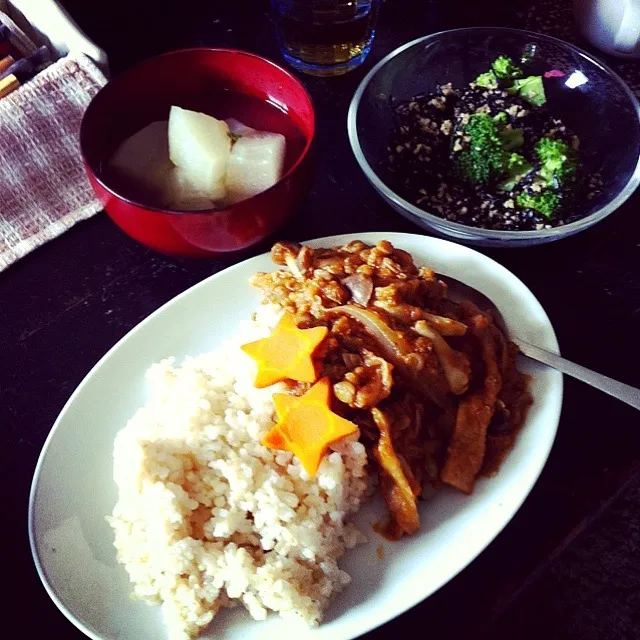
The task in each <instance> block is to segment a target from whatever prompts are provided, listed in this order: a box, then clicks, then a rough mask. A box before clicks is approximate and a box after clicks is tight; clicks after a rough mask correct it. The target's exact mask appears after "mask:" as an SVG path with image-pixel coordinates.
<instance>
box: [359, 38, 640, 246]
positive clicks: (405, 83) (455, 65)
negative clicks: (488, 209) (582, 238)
mask: <svg viewBox="0 0 640 640" xmlns="http://www.w3.org/2000/svg"><path fill="white" fill-rule="evenodd" d="M526 52H529V53H531V52H533V56H534V57H533V65H534V68H535V66H536V62H538V64H539V66H540V67H541V68H543V69H544V70H551V69H559V70H561V71H563V72H564V73H565V74H566V75H565V77H564V78H563V80H564V82H559V83H558V86H559V88H558V89H557V90H554V91H553V92H552V93H550V95H549V96H548V104H549V110H550V112H551V113H552V114H553V115H556V116H558V117H560V118H562V120H563V121H564V122H565V124H566V125H567V126H568V127H569V128H570V129H572V130H573V131H574V132H575V133H576V134H577V135H578V136H579V138H580V154H581V159H582V162H584V163H585V165H586V168H587V170H588V171H589V172H593V173H600V175H601V176H602V180H603V189H602V192H601V193H600V194H599V195H597V196H596V197H595V198H593V199H592V200H589V201H587V202H586V203H584V204H582V205H581V206H583V207H585V208H586V210H584V211H581V212H576V213H580V214H581V215H582V216H583V217H581V218H580V219H579V220H576V221H574V222H570V223H567V224H565V225H563V226H559V227H554V228H552V229H541V230H539V231H498V230H491V229H481V228H477V227H471V226H468V225H465V224H460V223H457V222H450V221H448V220H444V219H443V218H440V217H438V216H437V215H434V214H431V213H429V212H427V211H424V210H422V209H420V208H418V207H416V206H414V205H413V204H411V203H410V202H408V201H407V200H405V199H403V198H402V197H401V196H399V195H398V194H397V193H395V192H394V191H393V189H392V188H391V187H390V186H389V184H392V181H391V180H390V179H389V177H390V176H389V173H388V167H387V162H388V155H389V152H388V150H387V144H388V142H389V138H390V135H391V132H392V129H393V126H394V112H393V108H392V104H391V101H392V99H395V100H398V101H404V100H408V99H410V98H411V97H413V96H415V95H417V94H421V93H430V92H432V91H434V90H435V89H436V87H438V86H439V85H442V84H445V83H446V82H451V83H453V86H454V87H456V88H461V87H464V86H466V85H467V84H468V83H469V82H471V81H473V80H474V79H475V78H476V77H477V76H478V75H479V74H480V73H482V72H484V71H486V70H487V69H489V67H490V65H491V63H492V62H493V60H495V58H496V57H497V56H498V55H507V56H511V57H512V58H514V59H515V60H519V59H520V58H521V56H522V55H523V53H526ZM347 126H348V133H349V141H350V143H351V148H352V149H353V152H354V154H355V157H356V160H357V161H358V164H359V165H360V167H361V168H362V170H363V171H364V173H365V175H366V177H367V178H368V180H369V181H370V182H371V184H372V185H373V186H374V188H375V189H376V191H378V193H379V194H380V195H381V196H382V197H383V198H384V199H385V200H386V201H387V202H388V203H389V204H390V205H391V206H392V207H393V208H394V209H395V210H396V211H398V212H399V213H401V214H402V215H403V216H405V217H406V218H409V219H410V220H412V221H413V222H415V223H416V224H418V225H419V226H421V227H424V228H425V229H429V230H430V231H432V232H434V233H436V234H438V235H443V236H448V237H450V238H454V239H456V240H458V241H460V242H466V243H469V244H476V245H482V246H503V247H505V246H506V247H516V246H522V245H532V244H540V243H543V242H552V241H553V240H559V239H560V238H564V237H567V236H570V235H573V234H574V233H578V232H579V231H582V230H583V229H587V228H589V227H591V226H592V225H594V224H596V223H597V222H600V220H603V219H604V218H606V217H607V216H608V215H609V214H611V213H613V211H615V210H616V209H617V208H618V207H620V205H622V203H623V202H625V200H627V199H628V198H629V196H631V194H632V193H633V192H634V191H635V189H636V187H637V186H638V184H639V183H640V105H639V104H638V100H637V99H636V97H635V96H634V95H633V93H632V92H631V90H630V89H629V88H628V87H627V86H626V84H625V83H624V82H623V81H622V79H621V78H620V77H619V76H617V75H616V74H615V73H614V72H613V71H612V70H611V69H609V68H608V67H607V66H606V65H604V64H603V63H602V62H600V61H598V60H596V59H595V58H593V57H592V56H591V55H589V54H588V53H586V52H585V51H582V50H581V49H578V48H577V47H574V46H573V45H570V44H567V43H566V42H562V41H561V40H557V39H556V38H551V37H549V36H544V35H541V34H538V33H531V32H528V31H521V30H519V29H507V28H498V27H475V28H469V29H454V30H451V31H442V32H440V33H434V34H432V35H429V36H425V37H424V38H420V39H418V40H414V41H413V42H409V43H407V44H405V45H404V46H402V47H400V48H398V49H396V50H395V51H393V52H392V53H390V54H389V55H388V56H386V57H385V58H384V59H383V60H381V61H380V62H379V63H378V64H377V65H376V66H375V67H373V69H371V71H370V72H369V73H368V74H367V76H366V77H365V78H364V79H363V80H362V82H361V83H360V86H359V87H358V89H357V91H356V92H355V94H354V96H353V99H352V101H351V105H350V107H349V114H348V120H347Z"/></svg>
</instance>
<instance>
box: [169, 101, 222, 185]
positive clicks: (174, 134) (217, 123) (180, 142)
mask: <svg viewBox="0 0 640 640" xmlns="http://www.w3.org/2000/svg"><path fill="white" fill-rule="evenodd" d="M230 151H231V137H230V136H229V127H228V126H227V123H226V122H223V121H222V120H217V119H216V118H213V117H211V116H208V115H206V114H204V113H198V112H197V111H188V110H187V109H182V108H180V107H176V106H173V107H171V112H170V114H169V157H170V158H171V161H172V162H173V164H175V165H176V166H178V167H181V168H182V169H184V170H185V171H186V172H187V173H188V174H189V175H190V176H191V178H190V180H191V182H192V183H194V184H197V185H198V187H199V188H200V189H202V190H203V191H204V190H206V189H210V190H211V191H212V192H213V191H214V189H215V188H216V185H217V184H218V183H219V182H221V181H222V180H223V178H224V175H225V172H226V169H227V162H228V160H229V153H230Z"/></svg>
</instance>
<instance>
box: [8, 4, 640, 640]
mask: <svg viewBox="0 0 640 640" xmlns="http://www.w3.org/2000/svg"><path fill="white" fill-rule="evenodd" d="M64 4H65V5H66V6H67V7H68V9H69V10H70V12H71V13H72V15H74V17H75V18H76V19H77V20H78V22H79V23H80V25H81V26H82V27H83V28H84V29H85V30H86V31H87V32H88V34H89V35H90V36H91V37H92V38H93V39H95V40H96V41H97V42H98V44H100V45H101V46H102V47H104V48H105V49H106V51H107V53H108V54H109V56H110V60H111V65H112V70H113V72H114V73H118V72H119V71H120V70H123V69H125V68H127V67H128V66H130V65H131V64H132V63H134V62H136V61H137V60H139V59H142V58H145V57H148V56H150V55H153V54H156V53H160V52H163V51H167V50H170V49H174V48H179V47H183V46H192V45H217V46H229V47H237V48H242V49H247V50H249V51H255V52H257V53H259V54H262V55H266V56H267V57H271V58H273V59H278V52H277V49H276V46H275V43H274V39H273V35H272V31H271V27H270V25H269V22H268V18H267V16H268V5H267V3H266V2H261V1H254V0H244V1H243V2H224V3H223V2H221V0H218V1H216V0H182V1H181V2H179V3H175V2H162V1H161V0H138V1H137V2H125V1H123V0H110V2H103V3H95V2H86V0H66V2H65V3H64ZM471 25H504V26H515V27H521V28H527V29H530V30H537V31H543V32H546V33H549V34H551V35H556V36H559V37H562V38H565V39H569V40H572V41H574V42H576V43H578V44H580V45H583V46H585V43H584V42H582V41H581V39H580V37H579V36H578V34H577V33H576V32H575V30H574V27H573V21H572V15H571V7H570V2H567V0H533V1H532V2H531V1H525V0H511V1H507V2H504V1H501V2H497V1H495V0H492V1H486V2H476V1H474V0H468V1H465V2H463V1H462V0H457V1H454V0H387V2H386V4H385V5H384V7H383V11H382V14H381V18H380V27H379V30H378V36H377V39H376V42H375V46H374V48H373V51H372V53H371V56H370V59H369V60H368V61H367V63H366V64H365V65H364V67H363V68H361V69H359V70H357V71H354V72H352V73H351V74H348V75H346V76H343V77H340V78H334V79H316V78H306V77H305V78H303V81H304V83H305V85H306V86H307V87H308V89H309V91H310V92H311V94H312V96H313V99H314V101H315V105H316V109H317V114H318V121H319V126H318V139H317V142H318V159H319V162H318V168H317V175H316V180H315V184H314V187H313V191H312V194H311V197H310V198H309V199H308V201H307V202H306V204H305V205H304V206H303V207H302V208H301V210H300V211H299V212H298V215H297V216H296V217H295V219H294V220H292V221H291V222H290V223H289V224H288V225H287V226H286V227H285V228H284V229H283V230H282V233H281V235H282V237H285V238H290V239H297V240H304V239H308V238H313V237H318V236H325V235H331V234H337V233H345V232H358V231H372V230H377V231H408V232H419V230H418V229H417V228H415V227H413V226H412V225H411V224H410V223H408V222H406V221H404V220H403V219H401V218H399V217H398V215H397V214H395V213H394V212H393V211H392V210H391V209H390V208H389V207H387V206H386V205H385V204H384V203H383V202H382V201H381V200H380V199H379V198H378V197H377V196H376V194H375V193H374V191H373V189H372V188H371V187H370V186H369V185H368V184H367V182H366V181H365V178H364V176H363V175H362V174H361V173H360V171H359V170H358V167H357V165H356V162H355V160H354V158H353V156H352V153H351V150H350V148H349V145H348V141H347V135H346V124H345V123H346V112H347V107H348V104H349V100H350V98H351V95H352V94H353V92H354V90H355V88H356V86H357V84H358V83H359V82H360V80H361V79H362V77H363V75H364V74H365V73H366V71H367V69H369V68H370V66H371V64H372V63H373V62H375V61H376V60H378V59H380V58H381V57H382V56H383V55H384V54H386V53H387V52H389V51H391V50H392V49H393V48H395V47H396V46H398V45H400V44H402V43H404V42H406V41H408V40H411V39H413V38H416V37H419V36H422V35H425V34H427V33H430V32H433V31H438V30H441V29H448V28H453V27H462V26H471ZM586 48H589V47H588V46H587V47H586ZM608 62H610V63H611V65H612V66H613V67H614V68H616V69H617V70H618V71H619V72H620V73H621V75H622V76H623V77H624V78H625V79H626V80H627V81H628V82H629V83H630V84H631V85H632V86H633V87H634V88H636V90H637V88H638V86H640V65H637V64H634V63H630V62H625V63H620V62H619V61H615V60H609V61H608ZM620 143H621V144H624V140H621V141H620ZM639 204H640V194H636V196H635V197H633V198H632V199H631V200H630V201H628V202H627V203H626V204H625V205H624V206H623V207H622V208H621V209H620V210H619V211H618V212H617V213H615V214H614V215H612V216H610V217H609V218H608V219H607V220H605V221H604V222H602V223H601V224H599V225H597V227H595V228H593V229H591V230H589V231H586V232H584V233H582V234H580V235H578V236H574V237H573V238H570V239H567V240H563V241H561V242H559V243H556V244H551V245H544V246H541V247H535V248H528V249H526V248H525V249H517V250H507V249H505V250H483V253H486V254H487V255H489V256H491V257H492V258H495V259H496V260H498V261H499V262H501V263H502V264H504V265H505V266H506V267H507V268H509V269H511V270H512V271H513V272H514V273H515V274H516V275H517V276H519V277H520V278H521V279H522V280H523V281H524V282H525V283H526V284H527V285H528V286H529V287H530V288H531V289H532V290H533V292H534V294H535V295H536V296H537V297H538V298H539V300H540V301H541V302H542V304H543V305H544V307H545V308H546V309H547V311H548V313H549V316H550V317H551V320H552V322H553V324H554V326H555V328H556V331H557V333H558V337H559V340H560V345H561V348H562V350H563V353H564V354H565V355H566V356H567V357H568V358H570V359H573V360H576V361H579V362H581V363H582V364H584V365H586V366H588V367H592V368H594V369H596V370H598V371H600V372H602V373H605V374H608V375H610V376H613V377H615V378H618V379H620V380H623V381H625V382H628V383H630V384H633V385H636V386H640V370H639V368H638V366H637V363H638V362H639V361H640V341H639V339H638V336H639V335H640V279H638V277H637V274H638V264H639V258H640V219H639V218H638V205H639ZM261 250H262V248H258V249H255V250H254V251H252V252H250V253H249V254H247V255H250V254H253V253H257V252H259V251H261ZM242 257H246V256H241V257H238V256H233V257H225V258H220V259H216V260H206V261H188V260H181V259H173V258H168V257H164V256H161V255H157V254H155V253H152V252H150V251H148V250H147V249H145V248H143V247H141V246H139V245H137V244H136V243H135V242H133V241H132V240H130V239H128V238H127V237H126V236H125V235H123V234H122V233H121V232H120V231H119V230H118V229H117V228H116V227H115V226H114V225H113V224H112V223H111V222H110V221H109V220H108V219H107V217H106V216H105V215H104V214H99V215H97V216H96V217H94V218H93V219H91V220H89V221H86V222H83V223H81V224H79V225H77V226H76V227H75V228H73V229H72V230H71V231H69V232H67V233H65V234H64V235H63V236H62V237H60V238H58V239H56V240H54V241H52V242H50V243H49V244H48V245H46V246H44V247H42V248H40V249H38V250H36V251H34V252H33V253H32V254H30V255H29V256H27V257H26V258H24V259H22V260H21V261H19V262H18V263H16V264H15V265H13V266H11V267H10V268H9V269H7V270H6V271H5V272H3V273H1V274H0V336H1V337H2V341H1V342H0V362H1V363H2V366H1V367H0V456H2V465H1V468H2V470H3V472H4V474H5V482H3V483H2V492H3V494H4V496H5V499H4V503H5V505H6V506H7V508H6V509H5V510H4V513H3V520H4V521H5V523H6V524H5V526H4V527H3V528H2V531H3V534H2V540H3V541H5V542H6V544H4V545H3V551H4V555H5V561H4V563H3V565H4V569H5V572H6V573H5V576H6V577H5V581H6V582H7V584H10V585H11V586H10V591H9V600H8V601H7V600H6V596H5V598H4V602H3V605H4V607H3V608H4V610H5V611H6V612H7V613H8V614H9V613H13V612H14V611H20V612H22V611H25V612H26V611H28V612H29V617H28V618H27V619H25V620H23V621H22V623H21V626H20V632H17V633H14V634H11V633H9V635H8V636H7V637H15V638H18V637H24V638H36V637H42V636H43V635H44V634H45V633H46V634H47V635H50V636H52V637H58V636H60V637H62V636H64V637H65V638H69V639H71V638H81V637H83V636H82V634H81V633H80V632H79V631H77V630H76V629H75V628H74V627H73V626H72V625H71V624H70V623H69V622H67V621H66V619H65V618H64V617H63V615H62V614H61V613H59V612H58V611H57V609H56V608H55V606H54V605H53V603H52V602H51V601H50V600H49V598H48V597H47V595H46V593H45V591H44V589H43V587H42V586H41V584H40V582H39V580H38V577H37V575H36V571H35V569H34V566H33V562H32V560H31V557H30V553H29V546H28V540H27V501H28V493H29V486H30V483H31V478H32V474H33V470H34V467H35V464H36V461H37V457H38V454H39V452H40V449H41V447H42V444H43V442H44V440H45V438H46V436H47V434H48V433H49V430H50V428H51V425H52V424H53V422H54V420H55V418H56V416H57V414H58V412H59V411H60V409H61V408H62V406H63V405H64V403H65V401H66V400H67V399H68V397H69V395H70V394H71V392H72V391H73V389H74V388H75V387H76V385H77V384H78V383H79V382H80V381H81V380H82V378H83V377H84V376H85V374H86V373H87V372H88V371H89V369H90V368H91V367H92V366H93V365H94V364H95V362H96V361H97V360H98V359H99V358H100V357H101V356H102V355H103V354H104V353H105V352H106V351H107V350H108V349H109V348H110V347H111V346H112V345H113V344H114V343H115V342H116V341H117V340H119V339H120V338H121V337H122V336H123V335H124V334H125V333H127V332H128V331H129V330H130V329H131V328H132V327H134V326H135V325H136V324H137V323H138V322H139V321H140V320H142V319H143V318H144V317H146V316H147V315H148V314H150V313H151V312H152V311H154V310H155V309H157V308H158V307H159V306H160V305H162V304H163V303H164V302H166V301H167V300H169V299H170V298H172V297H173V296H175V295H176V294H178V293H179V292H181V291H183V290H185V289H186V288H188V287H190V286H191V285H193V284H195V283H196V282H198V281H200V280H202V279H203V278H205V277H207V276H209V275H210V274H212V273H214V272H216V271H219V270H220V269H223V268H224V267H226V266H228V265H230V264H232V263H233V262H236V261H238V260H239V259H242ZM638 426H639V425H638V414H637V413H636V412H635V411H634V410H633V409H631V408H629V407H628V406H626V405H624V404H622V403H620V402H617V401H615V400H613V399H611V398H609V397H608V396H606V395H604V394H602V393H600V392H598V391H595V390H593V389H591V388H589V387H587V386H584V385H581V384H579V383H577V382H574V381H572V380H567V381H566V394H565V401H564V407H563V412H562V419H561V423H560V429H559V433H558V438H557V441H556V444H555V446H554V448H553V451H552V453H551V457H550V459H549V462H548V464H547V466H546V468H545V470H544V472H543V474H542V476H541V478H540V480H539V482H538V483H537V485H536V486H535V488H534V489H533V491H532V493H531V495H530V497H529V498H528V499H527V501H526V502H525V504H524V506H523V507H522V508H521V510H520V511H519V512H518V514H517V515H516V516H515V518H514V519H513V521H512V522H511V523H510V524H509V525H508V526H507V528H506V529H505V530H504V531H503V532H502V533H501V534H500V535H499V536H498V537H497V539H496V540H495V541H494V542H493V543H492V544H491V545H490V546H489V548H488V549H487V550H486V551H485V552H484V553H483V554H482V555H481V556H480V557H479V558H478V559H476V560H475V561H474V562H473V563H472V564H471V565H470V566H469V567H468V568H466V569H465V570H464V571H463V572H462V573H461V574H460V575H458V576H457V577H456V578H454V579H453V580H452V581H451V582H449V584H447V585H446V586H444V587H443V588H442V589H440V591H438V592H437V593H436V594H434V595H433V596H432V597H430V598H429V599H428V600H427V601H425V602H424V603H422V604H420V605H418V606H417V607H415V608H414V609H412V610H411V611H409V612H408V613H406V614H405V615H403V616H401V617H399V618H398V619H396V620H394V621H392V622H390V623H388V624H387V625H385V626H383V627H381V628H380V629H378V630H376V631H374V632H372V633H371V634H370V635H369V636H368V638H383V637H384V638H386V637H391V636H392V635H393V634H396V635H397V634H402V633H405V634H406V633H409V632H411V631H412V630H414V629H415V628H416V626H417V625H424V628H425V633H428V634H429V635H435V636H436V637H438V638H441V639H442V638H445V639H446V638H467V637H469V638H471V637H473V638H484V637H486V638H489V637H491V638H500V639H501V638H504V639H507V638H525V639H526V638H531V639H533V638H543V637H544V638H545V639H548V638H570V639H573V638H580V639H587V640H591V639H596V638H607V639H618V638H620V639H622V638H625V639H627V638H638V637H640V617H639V612H640V561H639V557H640V556H639V555H638V549H639V548H640V519H639V517H638V513H639V509H640V429H639V428H638ZM7 560H8V563H9V564H8V566H7V564H6V563H7ZM96 597H100V594H96ZM27 607H28V609H27ZM13 617H15V616H9V618H10V619H13ZM10 628H11V627H10Z"/></svg>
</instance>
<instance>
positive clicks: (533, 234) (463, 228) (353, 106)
mask: <svg viewBox="0 0 640 640" xmlns="http://www.w3.org/2000/svg"><path fill="white" fill-rule="evenodd" d="M492 31H493V32H503V33H511V34H516V35H522V36H533V37H535V38H539V39H542V40H547V41H550V42H552V43H555V44H559V45H561V46H563V47H566V48H568V49H570V50H571V51H572V52H573V53H575V54H577V55H578V56H580V57H582V58H585V59H586V60H587V61H588V62H590V63H591V64H593V65H595V66H596V67H598V68H600V69H601V70H602V71H604V72H605V73H606V74H608V75H609V76H611V77H612V78H613V79H614V80H615V81H616V82H617V83H618V84H619V85H620V87H621V88H622V89H623V91H624V93H625V94H626V96H627V97H628V99H629V101H630V102H631V105H632V106H633V107H634V109H635V112H636V117H637V119H638V121H640V102H639V101H638V98H636V96H635V94H634V93H633V91H631V89H630V88H629V86H628V85H627V83H626V82H625V81H624V80H623V79H622V78H621V77H620V76H619V75H618V74H617V73H616V72H615V71H614V70H613V69H611V68H610V67H609V66H607V65H606V64H605V63H604V62H601V61H600V60H598V59H597V58H595V57H594V56H592V55H591V54H590V53H588V52H587V51H585V50H584V49H581V48H580V47H576V46H575V45H573V44H570V43H569V42H565V41H564V40H560V39H559V38H554V37H553V36H548V35H546V34H543V33H537V32H535V31H527V30H525V29H514V28H511V27H463V28H460V29H446V30H444V31H437V32H436V33H431V34H429V35H426V36H422V37H420V38H416V39H415V40H411V41H410V42H407V43H406V44H403V45H401V46H400V47H398V48H396V49H394V50H393V51H391V53H388V54H387V55H386V56H385V57H384V58H382V60H380V61H379V62H378V63H377V64H376V65H374V66H373V67H372V68H371V70H370V71H369V72H368V73H367V75H366V76H365V77H364V78H363V79H362V81H361V82H360V84H359V85H358V88H357V89H356V92H355V93H354V94H353V98H352V99H351V103H350V105H349V111H348V113H347V134H348V137H349V143H350V144H351V149H352V151H353V154H354V155H355V157H356V161H357V162H358V164H359V165H360V168H361V169H362V170H363V171H364V174H365V176H366V177H367V179H368V180H369V182H371V184H373V186H374V187H375V188H376V189H377V190H378V191H379V192H380V193H381V194H382V195H383V196H384V197H385V198H386V199H387V200H389V201H390V202H392V203H393V204H394V205H396V206H398V207H400V208H401V209H403V210H405V211H406V212H408V213H411V214H412V215H413V216H415V217H417V218H419V219H421V220H424V221H426V222H429V223H430V224H431V225H432V226H433V227H435V228H437V229H439V230H440V231H444V230H445V229H448V230H450V231H451V232H454V233H456V234H460V235H462V237H465V236H469V234H471V235H475V236H476V237H481V238H483V239H484V238H486V239H491V240H516V239H517V240H525V239H527V238H531V239H532V240H533V239H540V238H549V239H556V238H558V237H562V236H568V235H573V234H574V233H577V232H578V231H582V230H584V229H586V228H588V227H590V226H592V225H594V224H596V223H597V222H600V221H601V220H603V219H604V218H606V217H607V216H609V215H610V214H612V213H613V212H614V211H616V210H617V209H619V208H620V207H621V206H622V204H624V202H626V201H627V200H628V199H629V198H630V197H631V195H632V194H633V192H634V191H635V190H636V188H637V187H638V185H639V184H640V151H638V152H637V153H638V157H637V159H636V166H635V169H634V170H633V173H632V174H631V176H630V177H629V180H628V181H627V183H626V184H625V185H624V187H623V188H622V189H621V190H620V191H619V192H618V194H617V195H616V196H615V197H614V198H613V199H612V200H611V201H609V202H608V203H606V204H605V205H604V206H602V207H601V208H600V209H599V210H598V211H595V212H594V213H592V214H590V215H588V216H586V217H584V218H581V219H580V220H575V221H574V222H569V223H568V224H565V225H562V226H560V227H553V228H551V229H540V230H537V231H504V230H498V229H483V228H481V227H473V226H471V225H466V224H461V223H460V222H452V221H450V220H445V219H444V218H441V217H439V216H436V215H435V214H433V213H429V212H428V211H425V210H424V209H420V208H419V207H416V206H415V205H413V204H411V203H410V202H409V201H408V200H405V199H404V198H402V197H400V196H399V195H398V194H397V193H396V192H395V191H393V190H392V189H390V188H389V187H388V186H387V185H386V184H385V183H384V182H383V181H382V180H381V179H380V178H379V177H378V175H377V174H376V172H375V171H374V170H373V168H372V167H371V165H370V164H369V162H368V161H367V159H366V158H365V155H364V153H363V151H362V147H361V145H360V140H359V138H358V132H357V127H356V121H357V114H358V108H359V106H360V102H361V99H362V96H363V94H364V92H365V90H366V88H367V86H368V85H369V83H370V82H371V80H372V78H373V77H374V76H375V75H376V74H377V73H378V71H380V69H382V67H384V66H385V65H386V64H387V63H388V62H389V61H390V60H392V59H393V58H395V57H396V56H397V55H399V54H400V53H402V52H403V51H406V50H407V49H410V48H412V47H414V46H416V45H418V44H420V43H422V42H428V41H429V40H435V39H437V38H440V37H442V36H448V35H451V34H458V33H460V34H462V33H471V32H478V33H482V32H487V33H489V32H492Z"/></svg>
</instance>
